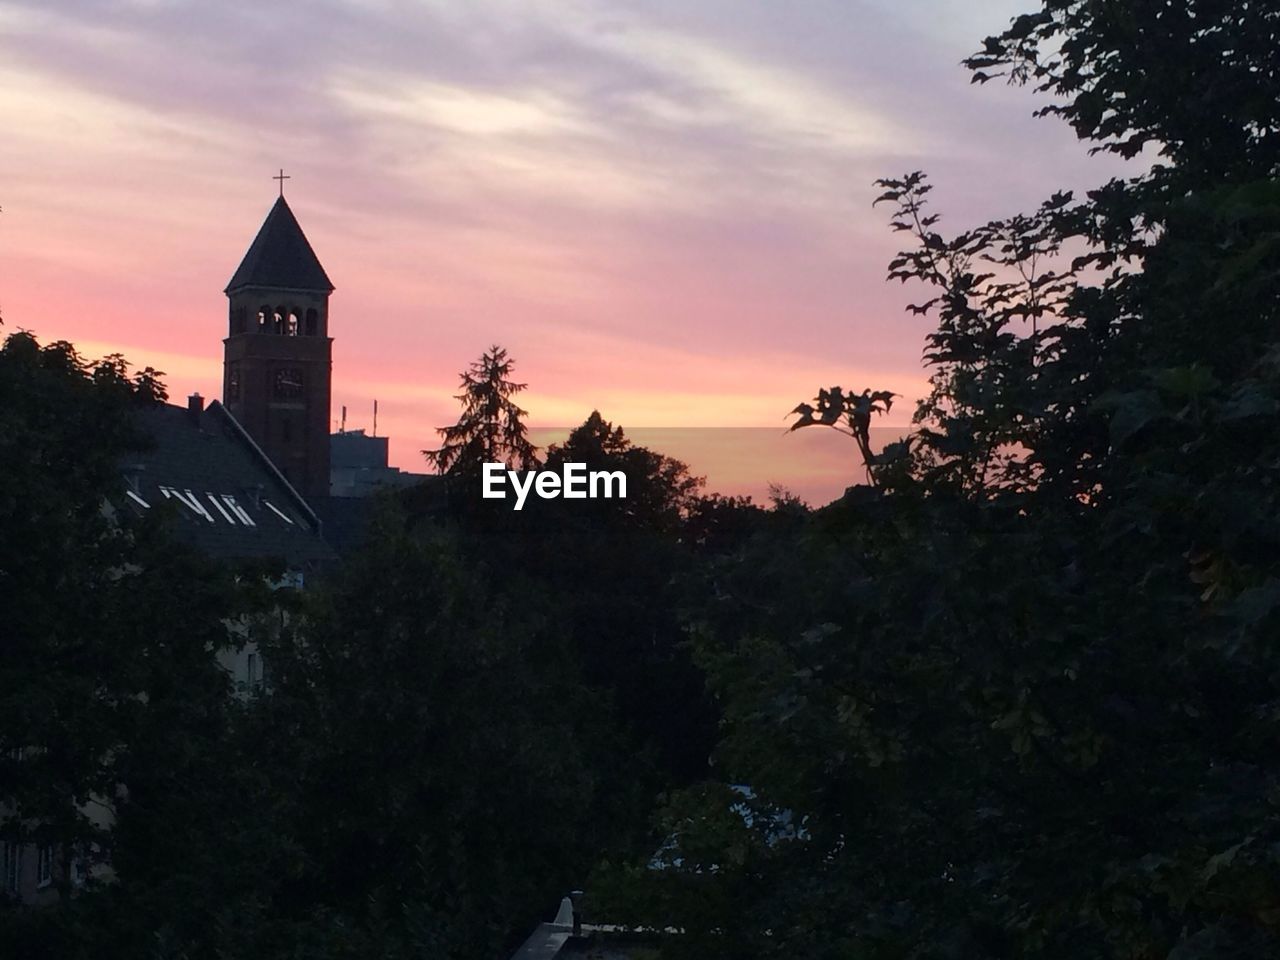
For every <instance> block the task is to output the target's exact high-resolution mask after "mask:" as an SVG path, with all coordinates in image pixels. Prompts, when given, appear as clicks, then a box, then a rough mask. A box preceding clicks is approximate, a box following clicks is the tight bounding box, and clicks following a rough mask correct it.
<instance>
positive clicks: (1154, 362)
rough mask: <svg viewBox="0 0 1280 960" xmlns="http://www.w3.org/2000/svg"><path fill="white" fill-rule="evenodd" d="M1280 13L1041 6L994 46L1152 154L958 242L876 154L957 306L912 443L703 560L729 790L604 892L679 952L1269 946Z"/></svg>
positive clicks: (692, 804) (922, 278)
mask: <svg viewBox="0 0 1280 960" xmlns="http://www.w3.org/2000/svg"><path fill="white" fill-rule="evenodd" d="M1175 8H1176V9H1175ZM1277 16H1278V14H1277V11H1276V10H1275V8H1274V6H1273V5H1270V4H1223V3H1214V2H1195V0H1193V2H1190V3H1185V4H1177V5H1170V4H1166V3H1149V2H1140V0H1134V2H1127V3H1107V4H1095V3H1078V2H1057V0H1048V2H1046V3H1045V4H1044V7H1043V9H1042V10H1041V11H1039V12H1037V13H1034V14H1029V15H1027V16H1024V17H1019V18H1017V19H1016V20H1014V21H1013V23H1012V25H1011V27H1010V28H1009V29H1008V30H1007V31H1005V33H1003V34H1002V35H1000V36H999V37H995V38H992V39H990V40H988V41H987V42H986V44H985V46H984V49H983V51H982V52H980V53H979V54H978V55H976V56H975V57H974V58H972V59H971V60H970V61H969V66H970V67H971V68H973V69H975V70H978V71H980V72H979V73H978V74H976V78H977V79H979V80H981V79H984V78H985V77H986V76H990V75H991V71H993V70H1001V69H1003V70H1007V71H1009V72H1010V73H1011V75H1012V76H1013V78H1014V79H1015V80H1029V81H1033V82H1035V83H1036V85H1037V86H1038V88H1039V89H1040V90H1041V91H1042V92H1049V93H1052V94H1054V95H1055V96H1056V97H1057V98H1058V99H1056V100H1055V101H1054V102H1053V103H1051V104H1050V105H1049V106H1048V107H1046V108H1045V110H1044V111H1043V112H1045V113H1047V114H1050V115H1061V116H1063V117H1065V118H1066V119H1068V120H1069V121H1070V122H1071V123H1072V124H1073V125H1074V126H1075V128H1076V130H1077V132H1078V133H1079V134H1080V135H1081V136H1082V137H1083V138H1084V139H1086V140H1088V141H1090V142H1091V143H1092V144H1093V146H1094V147H1095V148H1099V149H1106V150H1112V151H1115V152H1119V153H1122V154H1125V155H1132V154H1136V153H1137V152H1138V151H1139V150H1141V149H1143V148H1146V149H1148V150H1149V151H1152V152H1154V153H1155V154H1157V155H1158V156H1159V157H1160V159H1159V160H1158V161H1157V162H1156V163H1155V164H1154V165H1153V167H1152V168H1151V169H1150V171H1149V172H1147V173H1145V174H1142V175H1140V176H1136V177H1133V178H1131V179H1129V180H1117V181H1113V182H1111V183H1108V184H1107V185H1105V186H1103V187H1102V188H1099V189H1098V190H1096V191H1092V192H1090V193H1089V194H1088V195H1087V196H1086V197H1084V198H1080V199H1077V198H1076V197H1074V196H1073V195H1071V194H1070V193H1059V194H1056V195H1054V196H1052V197H1050V198H1049V199H1048V200H1047V201H1046V202H1045V203H1044V204H1043V205H1042V206H1041V207H1040V208H1039V209H1038V210H1036V211H1035V212H1034V213H1032V214H1030V215H1022V216H1015V217H1010V218H1005V219H1001V220H997V221H992V222H991V223H988V224H985V225H982V226H980V227H977V228H974V229H972V230H967V231H963V232H961V233H959V234H956V235H954V236H950V237H948V236H945V235H943V234H942V232H941V231H940V227H939V218H938V216H937V215H936V214H932V213H927V212H926V209H925V202H924V201H925V196H926V194H927V193H928V189H929V185H928V183H927V181H926V179H925V178H924V176H923V175H922V174H919V173H911V174H907V175H905V176H902V177H898V178H893V179H887V180H884V181H881V183H880V187H881V190H882V195H881V198H880V199H881V201H882V202H884V203H888V204H891V205H892V206H893V208H894V214H893V217H892V226H893V228H894V229H895V230H898V231H900V232H901V233H902V234H903V236H904V237H906V238H907V239H908V241H909V245H908V246H907V247H906V249H904V251H903V252H902V253H901V254H900V255H899V256H898V257H897V258H895V259H894V261H893V262H892V263H891V264H890V267H889V276H890V277H891V278H896V279H900V280H903V281H906V282H910V283H912V284H917V285H922V286H923V287H924V288H925V289H926V290H927V291H929V292H928V293H927V295H926V297H925V299H924V300H923V301H922V302H920V303H919V304H917V305H915V306H913V307H912V308H911V309H912V310H914V311H915V312H917V313H922V314H926V315H929V316H931V317H933V318H934V319H935V321H936V329H935V331H934V332H933V333H932V334H931V335H930V336H929V338H928V341H927V344H926V362H927V363H928V364H929V366H930V369H931V373H932V381H931V393H930V395H929V396H928V397H926V398H925V399H924V400H923V402H922V403H921V404H920V406H919V408H918V411H917V414H916V423H917V429H916V430H915V432H914V433H913V435H912V442H911V446H910V449H909V451H899V453H900V454H903V455H901V456H898V457H895V458H892V459H890V460H887V461H877V462H875V463H874V464H873V466H872V470H873V472H874V473H875V479H876V480H877V484H876V486H875V487H874V488H873V487H862V488H856V489H855V490H854V491H852V492H851V493H850V494H848V495H846V497H845V498H844V499H843V500H842V501H839V502H837V503H836V504H834V505H832V506H831V507H829V508H827V509H826V510H824V511H821V512H820V513H819V514H817V515H815V516H814V517H813V519H812V520H811V521H810V522H809V523H807V524H805V525H804V526H803V527H802V528H800V529H798V530H795V529H793V530H790V531H789V532H786V536H784V537H782V538H781V539H779V540H777V541H775V542H773V543H768V544H762V545H759V546H758V548H757V549H755V550H754V551H752V552H751V553H750V554H749V555H748V556H746V557H745V558H744V559H743V560H742V561H741V562H737V561H733V560H732V559H729V560H728V561H726V562H722V563H720V564H719V565H717V566H715V567H713V568H712V570H711V571H710V572H709V573H708V578H709V583H708V592H709V593H710V594H711V596H713V597H714V599H713V600H711V601H709V602H708V603H707V604H706V605H705V606H703V607H702V608H701V612H700V614H699V616H698V621H697V633H696V636H697V641H696V647H697V652H698V658H699V662H700V663H701V664H702V665H703V666H704V667H705V668H706V670H707V671H708V674H709V676H710V680H711V684H712V687H713V689H714V690H715V692H716V694H717V697H718V701H719V704H720V707H721V709H722V711H723V715H724V722H723V725H722V738H721V742H720V745H719V747H718V750H717V754H716V764H717V769H718V773H719V780H720V782H719V784H715V783H711V784H706V785H703V786H700V787H698V788H697V789H696V790H692V791H687V792H685V793H683V794H680V795H678V796H677V797H675V798H673V800H672V801H671V803H670V804H669V805H668V807H667V809H666V812H665V814H664V816H663V817H662V818H661V819H660V821H659V823H658V833H657V835H656V841H655V842H658V841H660V858H659V859H660V861H661V863H662V864H663V869H653V868H652V867H651V866H650V865H648V864H647V863H646V864H641V865H638V866H637V867H635V868H631V869H628V870H622V871H615V872H614V873H613V874H612V879H611V882H612V883H613V884H614V886H613V894H614V898H613V902H612V903H611V904H608V905H607V906H606V907H602V908H601V909H611V910H613V911H614V912H615V914H619V913H625V912H627V910H628V907H630V908H631V909H632V916H633V918H635V919H637V920H641V921H644V922H649V923H657V922H662V923H664V924H669V925H671V926H674V927H677V928H680V929H683V930H684V931H685V936H684V937H682V938H677V940H676V943H674V944H673V945H672V950H673V951H679V950H681V949H686V950H688V951H689V952H690V953H691V954H696V953H697V952H699V951H702V952H703V953H704V954H705V953H707V952H714V953H718V954H723V955H734V956H762V957H763V956H807V957H845V956H857V957H869V958H875V957H894V958H899V957H916V958H926V957H991V958H1004V957H1027V958H1031V957H1062V956H1071V957H1098V958H1102V957H1108V958H1110V957H1124V958H1133V960H1138V958H1143V960H1145V958H1154V957H1170V958H1175V960H1190V958H1196V957H1219V956H1238V957H1246V956H1248V957H1255V956H1269V955H1271V954H1273V953H1275V952H1276V950H1277V947H1278V945H1280V910H1278V909H1277V904H1280V858H1278V856H1277V853H1276V851H1277V849H1280V847H1278V846H1277V841H1280V817H1277V812H1276V807H1275V799H1276V797H1277V795H1280V766H1278V765H1277V762H1276V757H1275V753H1274V750H1273V749H1272V748H1271V745H1272V744H1273V743H1274V742H1275V738H1276V736H1277V735H1278V734H1280V728H1278V727H1277V723H1278V722H1280V713H1278V712H1277V709H1276V707H1277V704H1278V703H1280V688H1277V685H1276V684H1277V680H1276V678H1277V677H1280V671H1278V670H1277V667H1280V661H1277V657H1278V656H1280V648H1277V647H1276V644H1275V643H1274V637H1275V631H1276V629H1277V626H1278V621H1277V620H1276V619H1275V618H1276V613H1277V609H1278V608H1277V602H1278V601H1280V593H1277V584H1280V527H1277V524H1276V521H1275V519H1274V518H1275V516H1276V515H1277V508H1278V507H1280V503H1277V494H1276V491H1277V489H1280V476H1277V473H1276V469H1277V468H1276V465H1277V464H1278V463H1280V447H1277V440H1276V438H1277V437H1280V422H1278V421H1277V419H1276V417H1277V415H1278V414H1280V402H1278V401H1280V366H1278V365H1277V357H1278V356H1280V341H1278V340H1277V330H1280V325H1278V324H1277V320H1280V317H1278V316H1277V314H1278V313H1280V245H1278V244H1277V242H1276V238H1277V224H1278V223H1280V219H1278V217H1280V192H1278V191H1280V188H1278V186H1277V182H1276V173H1277V169H1278V167H1277V159H1278V158H1277V156H1276V150H1277V144H1278V143H1280V139H1278V138H1277V137H1276V136H1275V128H1276V122H1275V109H1276V108H1275V104H1276V103H1277V93H1278V92H1280V91H1277V89H1276V83H1277V79H1278V78H1277V68H1276V63H1277V61H1276V57H1275V44H1274V37H1275V34H1276V26H1277ZM799 412H800V413H801V415H802V416H804V414H805V411H803V410H801V411H799ZM733 784H737V785H745V786H746V787H748V788H749V789H745V790H744V789H737V790H730V789H728V787H729V785H733Z"/></svg>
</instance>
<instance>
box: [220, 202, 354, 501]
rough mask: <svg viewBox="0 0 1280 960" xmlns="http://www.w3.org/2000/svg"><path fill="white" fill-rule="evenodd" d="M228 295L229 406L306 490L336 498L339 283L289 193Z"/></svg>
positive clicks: (225, 386) (225, 378) (225, 394)
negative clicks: (334, 320)
mask: <svg viewBox="0 0 1280 960" xmlns="http://www.w3.org/2000/svg"><path fill="white" fill-rule="evenodd" d="M281 183H282V184H283V180H282V181H281ZM225 292H226V294H227V298H228V300H229V301H230V313H229V324H228V334H227V338H226V340H224V341H223V345H224V347H225V350H224V353H223V357H224V360H223V372H222V402H223V405H224V406H226V408H227V409H228V410H230V411H231V413H232V414H233V415H234V416H235V418H236V419H237V420H239V421H240V423H241V424H242V425H243V426H244V428H245V429H246V430H248V431H249V434H250V436H252V437H253V439H254V440H255V441H256V442H257V444H258V446H259V447H261V448H262V450H263V452H265V453H266V455H267V456H268V457H270V458H271V461H272V462H273V463H274V464H275V465H276V467H278V468H279V470H280V472H281V473H283V474H284V475H285V477H286V478H287V479H288V480H289V482H290V483H292V484H293V486H294V487H295V488H296V489H297V490H298V492H300V493H301V494H302V495H303V496H304V497H325V496H328V495H329V396H330V380H331V378H332V373H333V339H332V338H331V337H330V336H329V294H331V293H332V292H333V284H332V283H330V282H329V277H328V275H327V274H326V273H325V272H324V267H322V266H320V261H319V259H318V258H317V257H316V255H315V251H314V250H312V249H311V244H310V243H308V242H307V238H306V236H305V235H304V234H303V232H302V228H301V227H300V226H298V221H297V219H296V218H295V217H294V215H293V211H292V210H290V209H289V205H288V204H287V203H285V199H284V193H283V191H282V192H281V195H280V199H279V200H277V201H276V203H275V206H273V207H272V208H271V212H270V213H268V214H267V219H266V220H265V221H263V224H262V228H261V229H260V230H259V231H258V235H257V236H256V237H254V240H253V243H252V245H251V246H250V247H249V252H248V253H246V254H245V255H244V260H243V261H242V262H241V264H240V268H239V269H238V270H236V272H235V276H233V277H232V278H231V282H230V283H228V284H227V289H226V291H225Z"/></svg>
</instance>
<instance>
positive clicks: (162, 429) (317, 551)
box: [121, 400, 336, 569]
mask: <svg viewBox="0 0 1280 960" xmlns="http://www.w3.org/2000/svg"><path fill="white" fill-rule="evenodd" d="M137 423H138V426H139V427H140V428H141V429H142V430H144V431H145V432H146V433H148V434H150V436H151V438H152V439H153V440H154V441H155V443H154V446H153V447H152V448H151V449H150V450H145V451H142V452H140V453H137V454H134V455H131V456H130V457H128V458H127V459H126V461H125V462H124V463H122V464H121V470H122V472H123V473H124V476H125V480H126V482H127V487H126V490H127V493H126V494H125V497H124V500H125V502H124V504H122V505H123V506H128V507H131V508H133V509H135V510H138V511H140V512H141V511H146V510H153V509H165V508H167V509H169V510H170V511H172V512H173V513H175V514H176V516H175V524H176V526H175V529H176V532H177V533H178V535H179V536H180V537H182V538H183V539H185V540H187V541H188V542H190V543H191V544H193V545H194V546H196V547H197V548H199V549H201V550H203V551H204V552H205V553H207V554H208V555H209V556H211V557H215V558H217V559H223V560H248V559H259V558H278V559H282V560H284V561H285V562H286V563H287V564H288V565H289V566H290V567H291V568H294V569H300V568H303V567H308V566H312V565H314V564H317V563H324V562H326V561H331V560H334V559H335V558H336V554H335V553H334V551H333V549H332V548H331V547H330V546H329V544H328V543H326V542H325V540H324V539H323V538H322V537H321V535H320V521H319V520H318V519H317V517H316V515H315V513H314V512H313V511H312V510H311V508H310V506H309V505H308V504H307V502H306V501H305V500H304V499H303V498H302V497H301V496H300V495H299V494H298V492H297V491H296V490H294V489H293V488H292V487H291V486H290V485H289V483H288V481H286V480H285V479H284V477H283V476H282V475H281V474H280V473H279V471H277V470H276V469H275V468H274V467H273V466H272V465H271V463H270V461H268V460H267V459H266V456H265V455H264V454H263V453H262V451H261V450H259V449H258V448H257V446H256V445H255V444H254V443H253V442H252V441H251V440H250V439H249V436H248V434H247V433H245V432H244V429H243V428H242V427H241V426H240V425H239V424H238V423H237V422H236V420H235V418H234V417H232V416H231V414H230V412H229V411H228V410H227V409H226V408H225V407H223V406H222V404H220V403H218V402H217V401H216V400H215V401H213V402H212V403H210V404H209V406H208V407H207V408H205V409H204V410H202V411H200V412H199V413H196V412H193V411H191V410H189V409H187V408H186V407H179V406H173V405H171V404H156V405H155V406H150V407H147V408H145V409H142V410H140V411H138V413H137Z"/></svg>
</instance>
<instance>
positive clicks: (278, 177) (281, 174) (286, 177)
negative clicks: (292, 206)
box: [271, 167, 293, 197]
mask: <svg viewBox="0 0 1280 960" xmlns="http://www.w3.org/2000/svg"><path fill="white" fill-rule="evenodd" d="M271 179H272V180H279V181H280V196H282V197H283V196H284V182H285V181H286V180H292V179H293V177H291V176H289V175H288V174H287V173H285V172H284V167H281V168H280V172H279V173H278V174H277V175H276V176H274V177H272V178H271Z"/></svg>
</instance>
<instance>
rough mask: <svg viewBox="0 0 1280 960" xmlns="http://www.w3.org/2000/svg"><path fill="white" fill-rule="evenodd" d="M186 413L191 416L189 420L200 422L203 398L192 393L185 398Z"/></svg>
mask: <svg viewBox="0 0 1280 960" xmlns="http://www.w3.org/2000/svg"><path fill="white" fill-rule="evenodd" d="M187 412H188V413H189V414H191V419H192V420H194V421H195V422H196V423H199V422H200V414H202V413H203V412H204V397H202V396H200V394H198V393H193V394H192V395H191V396H189V397H187Z"/></svg>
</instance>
